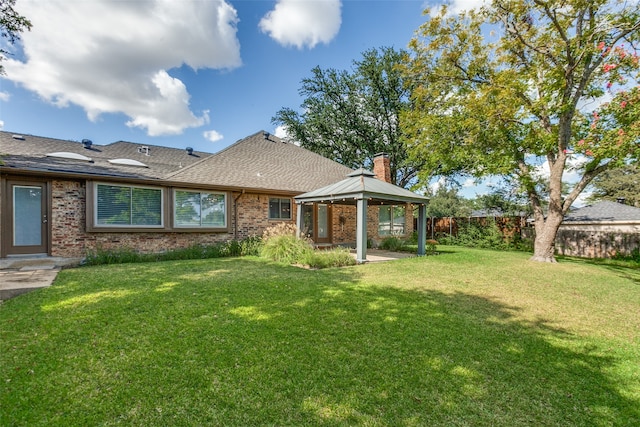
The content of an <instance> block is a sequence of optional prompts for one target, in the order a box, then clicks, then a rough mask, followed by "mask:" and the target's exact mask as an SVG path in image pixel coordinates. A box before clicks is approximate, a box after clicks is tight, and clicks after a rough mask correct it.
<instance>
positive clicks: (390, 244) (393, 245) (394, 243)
mask: <svg viewBox="0 0 640 427" xmlns="http://www.w3.org/2000/svg"><path fill="white" fill-rule="evenodd" d="M403 247H404V242H403V241H402V240H400V239H399V238H397V237H395V236H389V237H385V238H384V239H382V242H380V249H384V250H385V251H399V250H402V248H403Z"/></svg>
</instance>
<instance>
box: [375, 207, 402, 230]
mask: <svg viewBox="0 0 640 427" xmlns="http://www.w3.org/2000/svg"><path fill="white" fill-rule="evenodd" d="M404 223H405V206H380V211H379V213H378V235H379V236H389V235H399V234H404V233H405V231H404Z"/></svg>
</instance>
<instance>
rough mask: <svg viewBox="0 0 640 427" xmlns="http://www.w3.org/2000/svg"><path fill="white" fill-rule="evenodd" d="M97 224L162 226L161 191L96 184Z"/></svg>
mask: <svg viewBox="0 0 640 427" xmlns="http://www.w3.org/2000/svg"><path fill="white" fill-rule="evenodd" d="M96 190H97V191H96V198H95V224H96V225H98V226H104V227H143V228H144V227H162V225H163V224H162V217H163V215H162V190H161V189H159V188H149V187H134V186H125V185H113V184H97V185H96Z"/></svg>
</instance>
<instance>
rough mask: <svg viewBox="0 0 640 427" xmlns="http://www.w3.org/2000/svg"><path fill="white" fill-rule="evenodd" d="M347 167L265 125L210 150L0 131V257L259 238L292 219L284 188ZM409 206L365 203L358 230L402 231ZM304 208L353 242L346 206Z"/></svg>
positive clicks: (330, 240) (294, 189) (332, 235)
mask: <svg viewBox="0 0 640 427" xmlns="http://www.w3.org/2000/svg"><path fill="white" fill-rule="evenodd" d="M383 166H384V165H383ZM387 166H388V162H387ZM351 172H352V170H351V169H349V168H347V167H345V166H343V165H340V164H338V163H336V162H334V161H332V160H329V159H327V158H324V157H322V156H320V155H318V154H315V153H313V152H311V151H308V150H306V149H303V148H301V147H298V146H296V145H294V144H290V143H286V142H284V141H282V140H281V139H279V138H277V137H275V136H274V135H270V134H269V133H267V132H258V133H256V134H254V135H251V136H249V137H247V138H245V139H242V140H240V141H238V142H236V143H235V144H233V145H231V146H229V147H228V148H226V149H224V150H222V151H220V152H219V153H216V154H210V153H203V152H196V151H193V150H191V149H190V148H185V149H184V150H181V149H175V148H167V147H159V146H153V145H141V144H135V143H131V142H122V141H120V142H116V143H112V144H108V145H96V144H92V143H91V141H88V140H83V141H82V142H73V141H63V140H57V139H51V138H43V137H37V136H31V135H16V134H12V133H9V132H0V257H7V256H12V255H22V254H48V255H51V256H60V257H84V256H85V255H86V254H87V253H88V252H93V251H95V250H97V249H104V250H111V249H117V248H129V249H134V250H137V251H140V252H161V251H165V250H170V249H174V248H183V247H188V246H191V245H194V244H212V243H215V242H220V241H226V240H231V239H242V238H245V237H248V236H252V235H260V234H261V233H262V232H263V231H264V230H265V229H266V228H268V227H270V226H271V225H274V224H276V223H278V222H283V221H284V222H291V223H295V221H296V204H295V203H294V201H293V197H294V196H296V195H299V194H302V193H306V192H309V191H312V190H315V189H317V188H320V187H324V186H327V185H329V184H332V183H334V182H336V181H340V180H341V179H343V178H345V177H346V176H347V175H348V174H349V173H351ZM412 212H413V210H412V209H410V208H408V207H405V206H401V207H397V208H393V207H386V208H384V209H383V210H382V211H381V210H380V209H379V208H378V207H377V206H376V207H371V208H369V211H368V217H369V222H368V224H367V225H368V227H367V228H368V231H369V236H370V237H371V238H372V240H378V239H381V238H382V237H384V235H385V234H386V233H393V234H397V235H406V234H408V233H411V232H412V231H413V230H409V229H407V228H406V226H405V224H412V223H413V217H412ZM304 214H305V229H306V232H307V234H308V235H309V236H310V237H311V238H312V239H314V241H315V242H317V243H326V244H353V243H354V242H355V241H356V236H355V233H356V230H355V222H356V220H355V208H354V207H353V206H342V205H340V206H334V205H333V204H331V203H327V204H322V203H316V204H314V205H313V206H310V207H305V212H304ZM402 215H404V216H402ZM380 217H382V218H383V225H382V226H381V227H380V228H379V227H378V219H379V218H380ZM387 217H389V218H387Z"/></svg>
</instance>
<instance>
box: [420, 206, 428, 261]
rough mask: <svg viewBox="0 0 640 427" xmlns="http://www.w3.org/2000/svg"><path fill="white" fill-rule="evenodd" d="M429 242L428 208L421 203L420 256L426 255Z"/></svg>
mask: <svg viewBox="0 0 640 427" xmlns="http://www.w3.org/2000/svg"><path fill="white" fill-rule="evenodd" d="M426 240H427V206H426V205H425V204H424V203H421V204H420V205H419V206H418V255H424V254H425V253H426Z"/></svg>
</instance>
